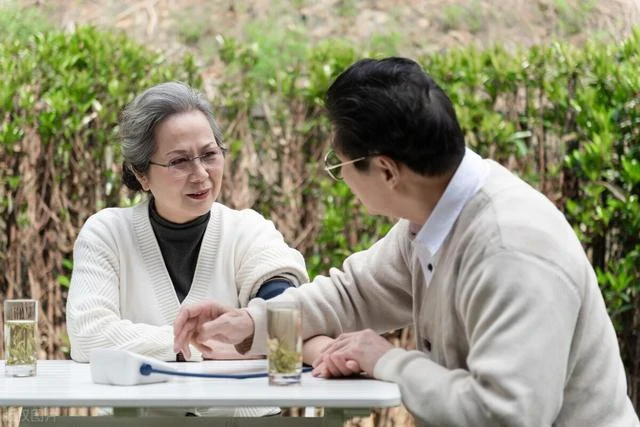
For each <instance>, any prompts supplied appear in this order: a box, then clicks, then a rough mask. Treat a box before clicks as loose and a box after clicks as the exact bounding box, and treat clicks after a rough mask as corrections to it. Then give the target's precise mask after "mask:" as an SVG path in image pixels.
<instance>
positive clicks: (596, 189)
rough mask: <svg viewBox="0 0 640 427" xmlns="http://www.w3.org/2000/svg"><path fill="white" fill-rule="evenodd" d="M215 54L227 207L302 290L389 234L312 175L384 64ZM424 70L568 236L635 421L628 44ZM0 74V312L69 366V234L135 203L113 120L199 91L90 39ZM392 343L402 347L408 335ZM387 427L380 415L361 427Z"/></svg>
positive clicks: (457, 61)
mask: <svg viewBox="0 0 640 427" xmlns="http://www.w3.org/2000/svg"><path fill="white" fill-rule="evenodd" d="M218 42H219V43H220V46H219V51H220V54H221V59H222V60H223V61H224V63H225V75H224V76H222V78H220V79H219V80H220V82H222V83H220V85H219V86H218V87H217V88H216V96H215V97H214V99H212V103H213V105H214V111H216V114H217V118H218V120H219V122H220V124H221V126H222V128H223V131H224V133H225V139H226V142H227V145H228V146H229V147H230V149H231V150H230V153H231V155H229V156H228V159H227V165H226V172H225V174H226V175H225V180H224V184H223V191H222V195H221V197H220V200H221V201H222V202H223V203H225V204H227V205H229V206H231V207H234V208H244V207H253V208H254V209H256V210H258V211H260V212H262V213H263V214H264V215H265V216H267V217H269V218H271V219H272V220H273V221H274V223H275V224H276V227H278V229H279V230H280V231H281V232H282V233H283V234H284V235H285V238H286V240H287V241H288V242H289V243H290V244H292V245H293V246H295V247H297V248H298V249H299V250H300V251H301V252H302V253H303V254H304V255H305V257H306V259H307V262H308V268H309V271H310V275H311V276H312V277H313V276H315V275H316V274H322V273H324V272H326V271H327V270H328V268H329V267H330V266H338V265H340V263H341V262H342V260H343V259H344V257H345V256H346V255H347V254H349V253H351V252H353V251H355V250H358V249H362V248H365V247H368V246H369V245H370V244H371V243H372V242H374V241H375V240H377V239H378V238H380V237H381V236H382V235H384V234H385V233H386V231H387V230H388V229H389V227H390V225H391V222H390V221H389V220H388V219H385V218H381V217H372V216H368V215H367V214H366V212H365V211H364V210H363V209H362V207H361V206H360V204H359V203H358V202H357V200H354V198H353V196H352V195H351V194H350V192H349V190H348V188H347V187H346V186H345V185H344V184H342V183H338V184H336V183H334V182H332V181H331V180H330V179H329V178H328V177H327V176H326V174H325V173H324V172H323V171H322V169H321V164H322V162H321V157H322V155H323V153H324V152H325V150H326V149H327V147H328V143H329V137H330V136H329V128H328V123H327V121H326V118H325V117H324V116H323V113H322V97H323V94H324V92H325V90H326V88H327V87H328V85H329V83H330V82H331V81H332V80H333V78H335V76H337V74H339V73H340V72H341V71H342V70H343V69H344V68H345V67H347V66H348V65H350V64H351V63H352V62H353V61H355V60H356V59H357V58H360V57H362V56H379V53H377V52H375V51H371V52H366V51H362V50H359V49H357V48H355V47H353V46H352V45H350V44H348V43H345V42H342V41H340V40H326V41H324V42H319V43H314V44H301V43H299V42H296V38H295V35H292V36H291V37H290V38H288V39H287V40H286V43H284V44H282V43H280V44H275V43H274V42H273V41H272V40H270V39H268V38H264V39H263V40H262V41H261V43H242V42H239V41H236V40H234V39H231V38H229V39H223V38H219V39H218ZM387 53H388V52H387ZM419 60H420V62H421V63H422V64H423V65H424V67H425V69H426V70H427V71H428V72H429V73H430V74H432V75H433V76H434V78H435V79H436V81H438V82H439V83H440V85H441V86H442V87H443V88H444V89H445V91H446V92H447V93H448V94H449V95H450V96H451V98H452V100H453V102H454V104H455V105H456V107H457V112H458V117H459V119H460V122H461V124H462V126H463V127H464V129H465V132H466V136H467V143H468V145H469V146H471V147H472V148H473V149H475V150H476V151H478V152H479V153H480V154H482V155H484V156H487V157H491V158H494V159H495V160H497V161H499V162H501V163H503V164H505V165H506V166H507V167H509V168H510V169H511V170H513V171H515V172H516V173H518V174H520V175H521V176H522V177H523V178H524V179H525V180H527V181H528V182H529V183H531V184H532V185H534V186H536V187H537V188H538V189H540V190H541V191H542V192H544V193H545V194H546V195H547V196H548V197H549V198H550V199H551V200H552V201H553V202H554V203H556V205H557V206H558V207H560V208H561V209H562V210H563V211H564V212H565V214H566V215H567V218H568V219H569V220H570V222H571V223H572V224H573V226H574V228H575V230H576V232H577V233H578V235H579V237H580V239H581V241H582V243H583V244H584V247H585V250H586V251H587V253H588V254H589V257H590V258H591V260H592V263H593V265H594V267H595V268H596V271H597V273H598V279H599V283H600V286H601V289H602V292H603V295H604V297H605V300H606V302H607V305H608V308H609V313H610V315H611V318H612V320H613V322H614V324H615V326H616V330H617V332H618V337H619V342H620V347H621V351H622V355H623V359H624V362H625V367H626V369H627V376H628V381H629V394H630V396H631V398H632V400H633V402H634V405H635V406H636V408H637V407H638V403H639V399H640V395H639V393H640V388H639V384H640V383H639V379H640V341H639V340H638V326H639V325H638V321H639V319H640V317H639V314H640V303H639V300H638V288H639V287H640V240H639V237H638V236H640V202H639V200H638V196H639V195H640V143H639V142H640V137H639V132H640V76H639V75H638V73H637V70H638V69H640V32H639V31H636V32H634V33H633V34H632V36H631V37H629V38H628V39H627V40H625V41H624V42H621V43H609V44H606V43H601V42H596V41H593V42H589V43H587V44H586V45H585V46H583V47H581V48H576V47H572V46H570V45H567V44H564V43H555V44H552V45H549V46H534V47H532V48H530V49H521V50H518V51H506V50H504V49H503V48H501V47H499V46H497V47H494V48H491V49H487V50H482V51H481V50H478V49H475V48H464V49H454V50H450V51H448V52H446V53H439V54H433V55H430V56H428V57H422V58H419ZM0 74H1V75H3V76H4V78H3V80H2V81H0V267H1V275H0V298H1V299H5V298H17V297H33V298H37V299H39V300H40V301H41V313H40V314H41V317H40V323H39V333H40V340H41V351H42V354H41V355H40V356H41V357H42V358H45V357H47V358H65V357H68V352H69V349H68V341H67V338H66V332H65V328H64V304H65V298H66V291H67V287H68V284H69V278H70V274H71V270H72V268H73V266H72V261H71V260H72V253H71V251H72V246H73V242H74V239H75V236H76V235H77V232H78V230H79V228H80V227H81V225H82V224H83V222H84V221H85V219H86V218H87V217H88V216H89V215H91V214H92V213H93V212H95V211H97V210H99V209H101V208H103V207H105V206H119V205H120V206H126V205H130V204H132V203H135V202H137V201H138V200H139V196H137V195H134V194H131V193H129V192H128V191H126V190H124V189H123V188H122V186H121V184H120V167H119V165H120V153H119V148H118V145H117V138H116V132H117V128H116V126H117V124H116V118H117V114H118V113H119V111H120V110H121V109H122V108H123V107H124V105H126V104H127V103H128V102H129V101H130V100H131V99H132V98H133V96H134V95H135V94H136V93H139V92H140V91H142V90H143V89H145V88H147V87H149V86H151V85H153V84H155V83H158V82H161V81H166V80H181V81H185V82H187V83H189V84H192V85H194V86H197V87H201V85H202V79H201V76H200V75H199V73H198V69H197V67H196V65H195V62H194V60H193V58H192V57H190V56H185V57H183V58H182V59H181V60H180V61H179V62H172V61H169V60H168V59H167V58H166V57H164V56H163V55H162V54H161V53H157V52H153V51H149V50H147V49H146V48H144V47H142V46H140V45H138V44H136V43H134V42H132V41H131V40H129V39H127V38H125V37H124V36H118V35H114V34H111V33H104V32H100V31H98V30H96V29H95V28H91V27H80V28H78V29H77V30H76V31H74V32H72V33H62V32H59V31H56V30H50V31H45V32H42V33H35V34H13V35H10V36H8V37H6V38H4V39H3V40H2V41H0ZM389 338H390V339H391V340H393V341H394V342H396V343H397V344H398V345H403V346H411V345H412V343H411V331H410V330H405V331H398V332H396V333H393V334H390V335H389ZM63 412H64V411H63ZM395 416H398V417H401V416H405V415H402V414H400V415H398V414H396V415H395ZM392 418H393V417H391V416H390V415H389V412H388V411H386V412H385V411H383V412H378V413H376V414H375V415H374V417H373V421H372V422H373V423H374V424H376V425H393V423H394V421H393V419H392ZM395 422H397V419H396V421H395Z"/></svg>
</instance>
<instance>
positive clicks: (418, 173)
mask: <svg viewBox="0 0 640 427" xmlns="http://www.w3.org/2000/svg"><path fill="white" fill-rule="evenodd" d="M326 106H327V110H328V113H329V118H330V120H331V122H332V124H333V127H334V134H335V140H334V150H335V152H330V153H329V155H328V156H327V158H326V163H327V164H326V170H327V171H328V172H329V173H331V174H332V176H334V177H335V178H337V179H344V180H345V182H346V183H347V184H348V185H349V187H350V188H351V190H352V191H353V192H354V193H355V195H356V196H357V197H358V198H359V199H360V200H361V201H362V203H363V204H364V205H365V206H366V207H367V208H368V210H369V211H370V212H371V213H377V214H383V215H388V216H392V217H398V218H402V219H401V220H400V221H399V222H398V223H397V224H396V225H395V226H394V227H393V228H392V229H391V231H390V232H389V233H388V234H387V235H386V236H385V237H384V238H382V239H381V240H380V241H378V242H376V243H375V244H374V245H373V246H372V247H371V248H369V249H368V250H366V251H362V252H359V253H355V254H353V255H351V256H350V257H349V258H347V259H346V261H345V262H344V264H343V266H342V270H338V269H331V271H330V272H329V277H322V276H319V277H317V278H316V279H315V280H314V281H313V282H312V283H310V284H306V285H303V286H301V287H300V288H298V289H291V290H288V291H286V292H285V293H284V294H283V295H282V296H280V297H279V298H283V299H295V300H298V301H300V303H301V304H302V307H303V311H304V316H305V317H304V332H303V333H304V338H305V339H309V340H308V341H307V343H308V344H307V351H306V352H307V356H306V357H307V360H310V358H312V359H314V361H313V365H314V368H315V369H314V374H315V375H319V376H325V377H328V376H340V375H350V374H352V373H356V372H360V371H364V372H365V373H367V374H368V375H371V376H373V377H375V378H379V379H382V380H388V381H393V382H396V383H398V384H399V386H400V389H401V393H402V397H403V402H404V404H405V406H406V407H407V408H408V409H409V410H410V411H411V412H412V413H413V414H414V415H415V417H416V418H417V420H418V422H419V423H420V424H422V425H430V426H440V425H456V426H480V425H482V426H494V425H508V426H551V425H554V426H568V425H570V426H602V427H605V426H606V427H609V426H638V425H640V423H639V421H638V417H637V415H636V414H635V412H634V409H633V407H632V405H631V402H630V400H629V398H628V397H627V394H626V381H625V373H624V369H623V365H622V362H621V359H620V354H619V349H618V344H617V341H616V336H615V332H614V329H613V326H612V324H611V321H610V319H609V317H608V315H607V311H606V309H605V305H604V301H603V298H602V295H601V293H600V290H599V288H598V284H597V281H596V276H595V274H594V271H593V268H592V267H591V265H590V264H589V261H588V259H587V257H586V255H585V253H584V251H583V249H582V247H581V245H580V242H579V241H578V239H577V238H576V236H575V233H574V232H573V230H572V229H571V226H570V225H569V224H568V223H567V221H566V220H565V218H564V216H563V215H562V213H561V212H559V211H558V210H557V209H556V208H555V207H554V206H553V204H552V203H551V202H549V200H548V199H547V198H545V197H544V196H543V195H542V194H540V193H539V192H537V191H536V190H534V189H533V188H531V187H530V186H528V185H527V184H526V183H524V182H523V181H521V180H520V179H518V178H517V177H516V176H515V175H513V174H511V173H510V172H509V171H508V170H506V169H504V168H503V167H501V166H500V165H499V164H497V163H495V162H493V161H491V160H484V159H482V158H480V157H479V156H478V155H477V154H475V153H474V152H473V151H471V150H469V149H466V148H465V145H464V137H463V133H462V131H461V129H460V126H459V124H458V121H457V118H456V115H455V111H454V109H453V106H452V104H451V101H450V100H449V98H448V97H447V96H446V95H445V93H444V92H443V91H442V90H441V89H440V88H439V87H438V86H437V85H436V84H435V83H434V81H433V80H432V79H431V78H430V77H429V76H428V75H427V74H425V73H424V71H423V70H422V69H421V68H420V66H419V65H418V64H416V63H415V62H413V61H410V60H408V59H402V58H388V59H383V60H370V59H366V60H362V61H359V62H357V63H356V64H354V65H353V66H351V67H350V68H349V69H348V70H346V71H345V72H344V73H342V74H341V75H340V76H339V77H338V78H337V79H336V81H335V82H334V83H333V85H332V86H331V87H330V88H329V91H328V94H327V102H326ZM265 317H266V315H265V304H264V301H261V300H259V299H258V300H255V301H254V302H252V303H251V304H249V307H248V308H246V309H231V308H228V307H222V306H220V305H217V304H215V303H205V304H200V305H197V306H192V307H185V308H184V309H183V310H182V312H181V313H180V315H179V317H178V320H177V321H176V323H175V326H174V332H175V350H176V351H178V350H185V351H188V343H189V342H193V343H194V344H196V345H199V343H200V342H204V341H206V340H207V339H216V340H223V341H225V342H230V343H233V344H236V347H237V348H238V349H239V350H243V351H247V350H250V351H251V352H257V353H259V352H264V348H265V333H266V332H265V331H266V327H265V323H266V322H265ZM407 325H412V326H413V327H414V329H415V335H416V345H417V350H416V351H407V350H404V349H400V348H392V346H391V345H390V344H389V343H388V342H387V341H386V340H385V339H383V338H382V337H380V336H379V333H381V332H384V331H390V330H394V329H397V328H401V327H405V326H407ZM322 335H327V336H329V337H337V338H336V339H335V340H329V339H328V338H326V337H322ZM314 337H315V338H314Z"/></svg>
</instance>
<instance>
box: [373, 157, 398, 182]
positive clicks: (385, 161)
mask: <svg viewBox="0 0 640 427" xmlns="http://www.w3.org/2000/svg"><path fill="white" fill-rule="evenodd" d="M373 161H374V162H376V165H377V166H378V168H379V169H380V171H381V172H382V174H383V177H384V182H385V183H387V184H389V185H390V186H391V188H395V187H396V185H398V182H399V179H400V164H399V163H398V162H397V161H395V160H394V159H392V158H391V157H388V156H384V155H380V156H375V157H374V160H373Z"/></svg>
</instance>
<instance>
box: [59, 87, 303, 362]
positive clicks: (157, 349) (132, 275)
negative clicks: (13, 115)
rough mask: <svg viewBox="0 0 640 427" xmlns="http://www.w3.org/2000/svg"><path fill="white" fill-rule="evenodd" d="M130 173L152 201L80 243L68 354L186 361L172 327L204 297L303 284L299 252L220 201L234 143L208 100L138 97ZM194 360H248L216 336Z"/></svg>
mask: <svg viewBox="0 0 640 427" xmlns="http://www.w3.org/2000/svg"><path fill="white" fill-rule="evenodd" d="M119 125H120V126H119V129H120V136H121V139H122V154H123V157H124V162H123V173H124V176H123V180H124V183H125V184H126V185H127V186H128V187H129V188H131V189H133V190H142V191H144V192H146V193H148V195H149V197H147V200H146V201H144V202H142V203H140V204H138V205H136V206H133V207H129V208H107V209H104V210H101V211H100V212H98V213H96V214H95V215H93V216H91V217H90V218H89V219H88V220H87V222H86V223H85V224H84V226H83V227H82V229H81V231H80V234H79V235H78V238H77V240H76V243H75V247H74V254H73V259H74V269H73V275H72V279H71V288H70V290H69V297H68V300H67V330H68V333H69V338H70V341H71V357H72V358H73V359H74V360H76V361H79V362H87V361H88V360H89V355H90V352H91V350H93V349H97V348H106V347H116V348H122V349H127V350H130V351H134V352H137V353H140V354H143V355H147V356H152V357H155V358H158V359H161V360H165V361H175V360H180V359H181V357H182V354H176V353H174V352H173V350H172V346H173V322H174V320H175V318H176V315H177V313H178V311H179V310H180V307H181V305H182V304H190V303H194V302H198V301H202V300H205V299H212V300H215V301H217V302H219V303H224V304H227V305H231V306H235V307H244V306H246V305H247V303H248V302H249V300H251V299H252V298H255V297H261V298H264V299H268V298H271V297H273V296H275V295H278V294H280V293H281V292H282V291H284V290H285V289H286V288H288V287H290V286H297V285H298V284H300V283H303V282H307V281H308V277H307V273H306V269H305V263H304V259H303V257H302V256H301V254H300V253H299V252H298V251H296V250H294V249H292V248H290V247H289V246H287V244H286V243H285V241H284V239H283V237H282V235H281V234H280V233H279V232H278V231H277V230H276V229H275V228H274V226H273V224H272V223H271V221H268V220H266V219H265V218H263V217H262V216H261V215H260V214H258V213H257V212H255V211H253V210H249V209H245V210H241V211H238V210H233V209H230V208H228V207H225V206H224V205H222V204H220V203H217V202H215V200H216V198H217V197H218V194H219V193H220V187H221V183H222V174H223V170H224V160H225V153H226V150H225V148H224V146H223V144H222V133H221V132H220V129H219V127H218V125H217V124H216V122H215V120H214V118H213V115H212V112H211V106H210V105H209V103H208V102H207V101H206V100H205V99H204V98H203V97H202V96H201V95H200V94H198V93H197V92H195V91H194V90H193V89H192V88H190V87H188V86H186V85H184V84H181V83H164V84H160V85H157V86H155V87H152V88H150V89H148V90H146V91H145V92H144V93H142V94H141V95H139V96H138V97H137V98H135V100H134V101H133V102H132V103H131V104H130V105H129V106H128V107H127V108H126V109H125V110H124V112H123V113H122V115H121V118H120V123H119ZM192 350H193V355H192V356H191V357H190V360H200V359H201V358H207V359H221V358H226V359H228V358H240V357H242V356H240V355H239V354H238V353H237V352H236V351H235V349H234V347H233V346H230V345H227V344H222V343H216V342H212V341H209V342H207V344H205V345H203V346H199V348H192Z"/></svg>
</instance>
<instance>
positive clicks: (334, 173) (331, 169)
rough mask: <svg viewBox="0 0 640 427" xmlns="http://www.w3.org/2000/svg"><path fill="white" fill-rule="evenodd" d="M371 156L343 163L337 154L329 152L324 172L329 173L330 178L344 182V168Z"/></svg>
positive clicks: (325, 157)
mask: <svg viewBox="0 0 640 427" xmlns="http://www.w3.org/2000/svg"><path fill="white" fill-rule="evenodd" d="M367 157H369V156H364V157H358V158H357V159H353V160H348V161H346V162H341V161H340V158H339V157H338V156H337V155H336V152H335V151H333V150H329V151H328V152H327V154H326V155H325V156H324V170H325V171H327V173H328V174H329V176H330V177H331V178H333V179H335V180H336V181H342V166H346V165H350V164H352V163H356V162H360V161H362V160H364V159H366V158H367Z"/></svg>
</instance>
